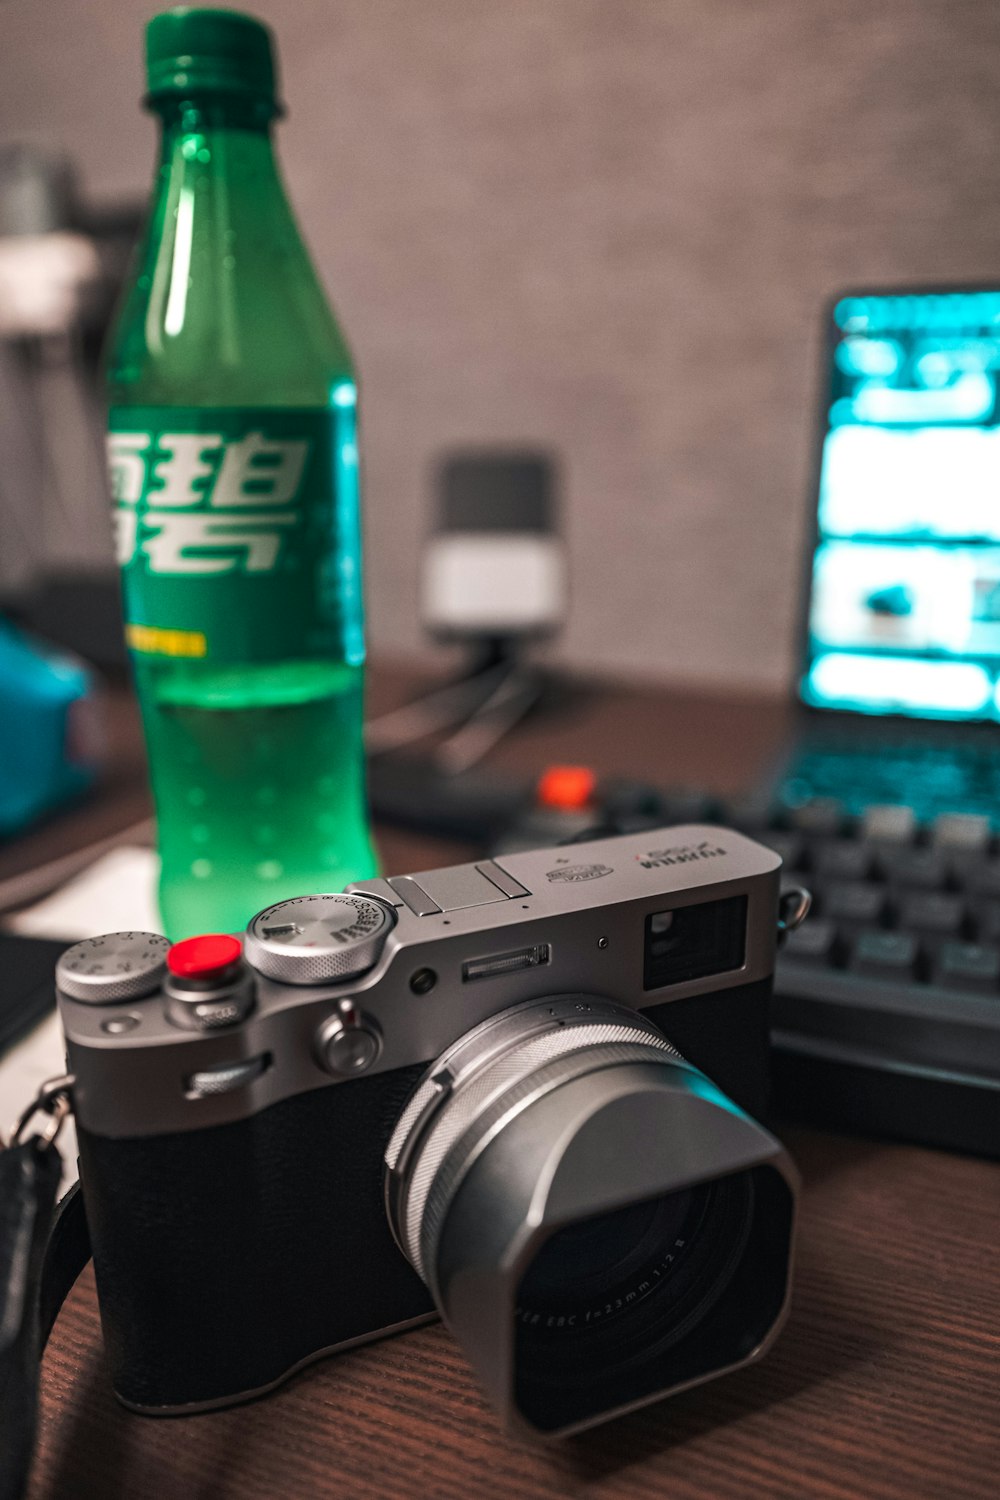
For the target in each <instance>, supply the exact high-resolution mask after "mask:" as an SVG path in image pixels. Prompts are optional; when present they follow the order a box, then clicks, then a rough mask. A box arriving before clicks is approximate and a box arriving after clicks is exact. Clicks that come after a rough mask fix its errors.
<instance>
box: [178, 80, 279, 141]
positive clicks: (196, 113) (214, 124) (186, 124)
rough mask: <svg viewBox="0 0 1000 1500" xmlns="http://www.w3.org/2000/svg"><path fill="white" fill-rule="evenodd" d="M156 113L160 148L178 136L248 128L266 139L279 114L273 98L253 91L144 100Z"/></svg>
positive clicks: (269, 137)
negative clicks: (249, 92) (158, 121)
mask: <svg viewBox="0 0 1000 1500" xmlns="http://www.w3.org/2000/svg"><path fill="white" fill-rule="evenodd" d="M148 107H149V109H150V110H151V112H152V113H153V114H155V115H157V116H159V120H160V125H161V129H162V141H163V144H164V147H167V146H168V144H169V145H172V144H173V142H174V141H175V140H176V138H177V137H178V136H186V135H198V134H214V133H217V132H219V131H231V130H239V131H249V132H251V133H253V134H255V135H259V136H261V137H262V138H263V139H265V140H267V141H268V142H270V140H271V125H272V122H273V121H274V120H275V119H277V118H278V117H279V116H280V114H281V109H280V107H279V105H278V104H277V103H276V102H275V101H274V99H269V98H266V97H264V98H262V97H261V96H260V95H256V94H236V93H234V94H212V95H205V96H204V97H203V98H199V99H185V98H182V97H177V98H172V97H166V98H160V99H156V100H155V101H148Z"/></svg>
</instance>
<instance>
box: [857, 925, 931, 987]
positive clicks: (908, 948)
mask: <svg viewBox="0 0 1000 1500" xmlns="http://www.w3.org/2000/svg"><path fill="white" fill-rule="evenodd" d="M918 954H919V946H918V944H917V940H916V938H915V937H914V936H913V934H912V933H911V932H863V933H861V935H860V936H859V937H858V939H857V941H856V942H855V944H854V951H853V953H852V954H851V968H852V969H853V970H854V972H855V973H856V974H867V975H868V976H869V977H870V978H872V979H898V980H906V979H912V978H913V975H914V971H915V970H916V966H917V957H918Z"/></svg>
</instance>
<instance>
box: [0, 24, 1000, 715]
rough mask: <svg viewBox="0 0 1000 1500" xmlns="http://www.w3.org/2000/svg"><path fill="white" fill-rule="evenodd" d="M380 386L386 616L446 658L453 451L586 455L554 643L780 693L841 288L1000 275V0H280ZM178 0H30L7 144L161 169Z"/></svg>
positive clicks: (375, 436)
mask: <svg viewBox="0 0 1000 1500" xmlns="http://www.w3.org/2000/svg"><path fill="white" fill-rule="evenodd" d="M252 8H254V9H255V10H256V12H257V13H258V14H260V15H262V16H264V17H265V18H266V19H267V20H269V21H270V22H271V23H272V24H273V25H274V27H275V28H276V30H277V32H278V38H279V44H280V47H281V57H282V64H283V76H284V86H285V93H286V97H287V99H288V101H289V104H290V116H289V118H288V120H287V121H286V123H285V124H284V125H283V126H282V128H281V133H280V147H281V153H282V157H283V161H284V166H285V171H286V176H287V180H288V184H289V187H290V190H291V193H292V196H293V199H294V202H295V205H296V207H297V210H298V213H299V216H300V220H301V222H302V225H303V227H304V229H305V232H306V234H307V236H308V239H309V241H310V243H311V245H312V247H313V250H314V252H315V256H316V259H317V261H318V263H319V266H320V269H321V272H322V274H323V277H324V280H325V282H326V284H327V286H328V288H329V290H330V293H331V296H332V298H333V300H334V303H335V306H336V308H337V309H338V312H339V313H340V315H341V318H342V321H343V323H344V324H345V326H346V328H347V330H348V333H349V336H350V338H351V341H352V343H353V345H354V348H355V351H356V353H357V355H358V357H359V362H360V365H361V369H362V374H363V378H364V383H365V400H366V406H365V456H366V464H367V534H368V577H369V614H370V622H371V636H372V640H373V644H374V645H375V646H376V647H381V648H383V649H393V650H404V651H405V650H414V649H416V648H417V647H418V645H419V643H420V635H419V627H418V623H417V610H416V586H417V557H418V552H419V542H420V538H421V536H422V534H423V532H424V528H425V524H426V519H427V516H428V513H429V503H430V486H429V468H430V464H431V461H432V459H433V456H434V455H435V454H436V453H437V452H438V451H439V450H440V449H442V448H444V447H447V446H449V445H452V444H458V443H470V442H480V441H484V442H485V441H489V442H492V441H497V442H511V441H513V442H516V441H520V440H530V441H533V442H538V443H543V444H551V445H553V446H555V447H556V448H558V449H560V450H561V451H562V453H563V455H564V458H565V501H566V528H567V533H568V540H569V549H570V558H571V567H572V577H573V585H574V597H573V612H572V620H571V623H570V627H569V630H568V631H567V633H566V635H565V637H564V638H563V640H562V642H561V643H560V645H559V647H558V648H557V652H556V654H557V655H558V656H560V657H562V658H563V659H564V660H566V661H568V662H570V663H572V664H573V665H574V666H577V667H596V668H599V669H600V670H602V671H604V672H612V673H614V674H616V675H629V676H647V677H649V676H652V677H657V678H664V679H672V680H682V681H683V680H687V681H694V680H696V681H701V682H706V683H711V684H718V685H726V686H729V687H734V688H746V689H757V688H762V687H763V688H774V687H778V686H780V685H781V684H783V683H784V682H786V681H787V680H788V677H789V673H790V671H791V666H792V660H793V639H794V616H795V608H796V602H795V600H796V589H797V583H798V571H799V561H798V559H799V554H800V546H801V537H802V532H803V526H804V522H805V504H806V496H807V484H808V473H809V464H810V444H811V436H812V421H813V410H814V403H815V398H816V388H817V360H818V344H819V337H818V334H819V316H818V314H819V307H820V303H821V300H822V299H823V297H824V296H825V295H827V294H828V293H829V292H831V291H833V290H836V289H837V288H839V287H840V286H842V285H843V284H845V283H850V282H865V281H873V282H880V281H892V280H910V279H926V280H935V279H976V278H987V277H990V276H994V277H995V276H996V275H997V274H998V273H1000V151H998V145H1000V6H998V5H997V4H996V0H827V3H819V0H255V4H254V5H253V7H252ZM151 9H152V6H151V5H150V3H149V0H2V3H0V136H2V137H4V138H7V139H24V138H29V139H48V140H55V141H57V142H61V143H63V144H64V145H65V146H67V147H68V148H69V149H70V150H72V151H73V152H74V153H75V155H76V157H77V159H78V160H79V162H80V164H81V167H82V170H83V177H84V183H85V185H86V187H87V188H88V190H89V191H90V192H91V193H92V194H93V195H94V196H98V197H101V198H109V197H113V196H114V195H116V194H129V195H134V194H136V193H137V192H142V191H143V190H144V189H145V187H146V185H147V183H148V181H149V176H150V169H151V162H152V156H153V151H154V130H153V125H152V122H151V121H150V120H149V119H148V117H145V116H143V115H142V114H140V111H139V107H138V102H137V100H138V96H139V94H140V92H141V86H142V78H141V63H140V47H141V35H140V33H141V26H142V23H143V22H144V20H145V19H146V17H147V16H148V15H149V14H150V12H151Z"/></svg>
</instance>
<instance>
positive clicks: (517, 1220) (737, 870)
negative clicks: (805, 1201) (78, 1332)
mask: <svg viewBox="0 0 1000 1500" xmlns="http://www.w3.org/2000/svg"><path fill="white" fill-rule="evenodd" d="M777 906H778V861H777V859H776V858H775V857H774V856H773V855H772V854H771V853H770V851H768V850H765V849H763V848H761V847H759V846H757V845H755V844H753V843H751V842H750V841H749V840H747V839H745V838H743V837H741V836H739V835H737V834H731V833H728V832H726V831H720V830H718V829H708V828H701V827H693V828H692V827H688V828H679V829H669V830H664V831H662V832H660V833H658V834H649V833H646V834H642V835H635V836H628V837H624V838H618V839H611V840H601V841H595V842H593V843H591V844H583V845H578V846H574V847H572V848H571V849H569V850H563V849H552V850H542V851H537V852H533V853H529V854H518V855H514V856H509V857H506V858H504V859H503V861H502V863H495V862H493V861H487V862H484V863H480V864H478V865H467V866H458V867H454V868H452V869H449V870H438V871H431V872H425V873H422V874H418V875H415V876H404V877H398V878H395V879H393V880H389V881H383V880H376V881H368V882H364V883H362V884H359V885H356V886H353V887H351V888H349V891H348V892H347V893H344V894H337V895H323V896H316V897H301V898H297V899H294V900H290V901H285V902H280V903H278V904H277V905H276V906H274V907H272V908H269V909H268V910H267V911H264V912H262V913H260V914H258V916H257V917H255V918H254V919H253V921H252V922H251V924H250V926H249V928H248V930H247V933H246V935H245V937H244V938H243V939H242V940H237V939H234V938H227V937H218V936H210V937H205V938H192V939H188V940H186V941H185V942H182V943H178V944H175V945H173V947H170V946H169V945H168V944H167V943H166V940H165V939H160V938H157V937H155V936H152V935H150V934H144V933H122V934H111V935H109V936H107V937H105V938H99V939H89V940H87V941H86V942H84V943H81V944H77V945H76V947H74V948H72V949H70V950H69V952H68V953H67V954H64V955H63V958H62V959H61V960H60V964H59V969H58V975H57V984H58V989H59V1002H60V1011H61V1015H62V1020H63V1024H64V1027H65V1031H66V1037H67V1045H68V1053H69V1063H70V1067H71V1069H72V1072H73V1074H74V1077H75V1083H74V1087H73V1101H74V1108H75V1112H76V1117H77V1128H78V1139H79V1147H80V1170H81V1180H82V1184H83V1190H84V1196H85V1201H86V1210H87V1217H88V1222H89V1227H90V1234H91V1240H92V1244H93V1251H94V1262H95V1267H96V1274H97V1285H98V1293H99V1298H100V1305H101V1316H102V1323H103V1329H104V1336H105V1340H106V1344H107V1349H108V1355H109V1361H110V1367H111V1374H112V1380H113V1383H114V1388H115V1390H116V1392H117V1394H118V1396H119V1397H120V1399H121V1400H122V1401H123V1402H124V1403H125V1404H127V1405H128V1406H129V1407H131V1408H133V1409H136V1410H140V1411H143V1412H147V1413H153V1414H155V1413H176V1412H191V1411H196V1410H199V1409H210V1408H214V1407H218V1406H221V1405H226V1404H229V1403H232V1402H235V1401H239V1400H243V1399H246V1398H248V1397H250V1396H254V1395H258V1394H261V1393H263V1392H265V1391H267V1390H269V1389H270V1388H272V1387H273V1386H275V1385H277V1384H279V1383H280V1382H281V1381H282V1380H284V1379H285V1378H287V1377H288V1376H289V1375H290V1374H291V1373H293V1372H294V1371H295V1370H297V1369H298V1368H300V1367H301V1366H302V1365H304V1364H306V1363H308V1362H310V1361H311V1360H314V1359H317V1358H319V1357H321V1356H322V1355H324V1354H327V1353H330V1352H332V1351H334V1350H338V1349H343V1348H345V1347H348V1346H350V1345H352V1344H356V1343H359V1342H363V1341H366V1340H371V1339H375V1338H379V1337H383V1336H385V1335H387V1334H390V1333H394V1332H397V1331H401V1330H403V1329H406V1328H408V1327H412V1326H414V1325H416V1324H419V1323H421V1322H423V1321H425V1320H427V1319H429V1318H431V1317H434V1316H436V1315H437V1314H438V1313H440V1314H441V1315H442V1316H443V1317H444V1319H445V1321H446V1322H447V1323H448V1324H449V1326H450V1327H451V1328H452V1330H453V1331H454V1332H455V1334H456V1336H458V1337H459V1339H460V1340H461V1341H462V1343H463V1345H464V1346H465V1348H466V1351H467V1352H468V1354H469V1357H470V1359H471V1360H472V1363H473V1364H474V1366H475V1368H476V1370H477V1372H478V1374H479V1376H480V1379H481V1380H482V1382H483V1383H484V1384H485V1386H486V1387H487V1390H488V1392H489V1394H490V1395H491V1396H492V1398H493V1399H494V1401H495V1402H496V1403H497V1404H498V1405H499V1406H500V1407H501V1409H502V1410H503V1412H504V1414H505V1415H506V1416H507V1418H508V1419H509V1420H510V1421H511V1422H513V1423H514V1424H515V1425H520V1426H522V1427H528V1428H531V1429H534V1430H536V1431H541V1432H544V1433H562V1432H567V1431H572V1430H576V1429H578V1428H580V1427H583V1426H586V1425H589V1424H590V1423H592V1422H594V1421H598V1420H601V1419H602V1418H603V1417H606V1416H609V1415H611V1414H613V1413H614V1412H617V1411H621V1410H625V1409H628V1408H630V1407H632V1406H635V1405H639V1404H642V1403H643V1402H644V1401H648V1400H652V1399H654V1398H655V1397H656V1396H658V1395H660V1394H663V1393H664V1392H665V1391H668V1390H673V1389H679V1388H682V1387H683V1386H686V1385H690V1384H693V1383H696V1382H697V1381H699V1380H703V1379H706V1378H708V1377H709V1376H710V1375H712V1374H715V1373H719V1372H721V1371H722V1370H724V1369H729V1368H732V1367H734V1366H735V1365H737V1364H741V1363H744V1362H746V1361H747V1360H749V1359H752V1358H755V1357H756V1356H757V1355H758V1354H759V1353H761V1352H762V1351H763V1349H764V1348H765V1347H766V1346H767V1345H768V1344H769V1342H770V1340H771V1339H772V1338H773V1336H774V1335H775V1333H776V1331H777V1329H778V1327H779V1325H780V1322H781V1320H782V1317H783V1314H784V1310H785V1307H786V1303H787V1295H788V1283H789V1276H790V1254H791V1251H790V1246H791V1238H792V1220H793V1215H794V1194H795V1174H794V1169H793V1168H792V1167H791V1165H790V1163H789V1162H788V1159H787V1156H786V1155H785V1153H784V1152H783V1150H782V1148H781V1147H780V1145H779V1143H778V1142H776V1141H775V1140H774V1139H773V1137H771V1136H770V1135H769V1134H768V1133H767V1131H766V1130H765V1129H764V1128H763V1127H762V1126H761V1125H760V1124H759V1118H760V1116H761V1114H762V1113H763V1110H764V1105H765V1100H766V1092H767V1048H768V1036H767V1023H768V1004H769V998H770V991H771V976H772V973H773V966H774V952H775V941H776V923H777Z"/></svg>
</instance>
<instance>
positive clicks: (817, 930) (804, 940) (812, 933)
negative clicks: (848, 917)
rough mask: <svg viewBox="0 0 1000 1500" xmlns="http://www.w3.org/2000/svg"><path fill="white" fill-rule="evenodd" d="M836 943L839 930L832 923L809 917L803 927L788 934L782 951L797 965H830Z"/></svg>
mask: <svg viewBox="0 0 1000 1500" xmlns="http://www.w3.org/2000/svg"><path fill="white" fill-rule="evenodd" d="M836 943H837V930H836V928H835V927H834V925H833V923H832V922H827V921H824V920H823V919H822V918H820V917H807V918H806V920H805V921H804V922H803V923H802V926H801V927H797V928H796V929H795V931H794V932H790V933H789V934H788V936H787V938H786V939H785V942H784V946H783V947H782V950H781V951H782V953H783V954H784V955H785V956H787V957H788V958H793V959H795V961H796V963H811V964H830V963H832V962H833V959H834V953H835V949H836Z"/></svg>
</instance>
